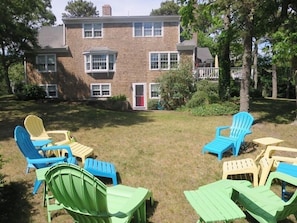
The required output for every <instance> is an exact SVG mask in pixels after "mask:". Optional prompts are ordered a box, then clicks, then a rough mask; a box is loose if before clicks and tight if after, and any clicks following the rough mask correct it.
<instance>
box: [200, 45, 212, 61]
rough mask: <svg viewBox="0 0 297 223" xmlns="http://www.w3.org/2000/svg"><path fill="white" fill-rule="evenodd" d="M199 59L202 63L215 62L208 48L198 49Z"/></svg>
mask: <svg viewBox="0 0 297 223" xmlns="http://www.w3.org/2000/svg"><path fill="white" fill-rule="evenodd" d="M197 59H200V60H201V62H202V63H204V62H207V63H212V62H213V57H212V55H211V53H210V51H209V49H208V48H207V47H197Z"/></svg>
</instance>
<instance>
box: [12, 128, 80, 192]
mask: <svg viewBox="0 0 297 223" xmlns="http://www.w3.org/2000/svg"><path fill="white" fill-rule="evenodd" d="M14 139H15V141H16V144H17V145H18V148H19V149H20V151H21V152H22V154H23V155H24V156H25V158H26V160H27V163H28V165H32V166H34V167H35V168H36V169H39V168H44V167H47V166H50V165H53V164H56V163H59V162H68V163H72V164H76V159H75V157H73V156H72V153H71V149H70V147H69V146H68V145H61V146H48V147H44V148H42V149H43V151H49V150H63V149H65V150H67V153H68V157H44V156H43V155H41V154H40V152H39V151H38V150H37V149H36V148H35V146H34V145H33V143H32V141H31V139H30V135H29V133H28V132H27V130H26V129H25V128H23V127H22V126H16V128H15V130H14ZM41 184H42V181H40V180H37V179H36V180H35V183H34V189H33V194H35V193H36V192H37V191H38V189H39V187H40V185H41Z"/></svg>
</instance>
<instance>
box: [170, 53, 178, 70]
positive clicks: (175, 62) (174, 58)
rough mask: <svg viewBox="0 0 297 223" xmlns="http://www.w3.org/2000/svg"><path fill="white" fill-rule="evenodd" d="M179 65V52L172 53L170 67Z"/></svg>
mask: <svg viewBox="0 0 297 223" xmlns="http://www.w3.org/2000/svg"><path fill="white" fill-rule="evenodd" d="M177 67H178V55H177V53H170V68H177Z"/></svg>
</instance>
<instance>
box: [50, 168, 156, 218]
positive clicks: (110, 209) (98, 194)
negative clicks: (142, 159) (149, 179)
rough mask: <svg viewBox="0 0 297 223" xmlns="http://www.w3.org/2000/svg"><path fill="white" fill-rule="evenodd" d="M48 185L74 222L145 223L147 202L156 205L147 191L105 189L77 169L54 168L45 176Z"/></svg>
mask: <svg viewBox="0 0 297 223" xmlns="http://www.w3.org/2000/svg"><path fill="white" fill-rule="evenodd" d="M45 181H46V184H47V186H48V188H49V190H50V191H51V193H52V194H53V196H54V197H55V198H56V200H57V201H58V202H59V203H60V204H61V205H62V206H63V207H64V208H65V210H66V211H67V212H68V213H69V214H70V215H71V216H72V217H73V219H74V220H75V222H89V223H103V222H106V223H107V222H110V223H114V222H130V221H131V220H132V219H133V222H146V200H147V199H151V204H152V202H153V199H152V194H151V192H150V191H149V190H147V189H145V188H133V187H129V186H124V185H119V184H118V185H116V186H112V187H106V185H105V184H104V183H102V182H101V181H100V180H99V179H98V178H96V177H94V176H93V175H92V174H91V173H89V172H88V171H86V170H85V169H82V168H80V167H79V166H77V165H71V164H66V163H63V164H57V165H54V166H52V167H51V168H50V169H49V170H48V171H47V172H46V173H45Z"/></svg>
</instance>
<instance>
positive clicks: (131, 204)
mask: <svg viewBox="0 0 297 223" xmlns="http://www.w3.org/2000/svg"><path fill="white" fill-rule="evenodd" d="M148 193H149V191H148V189H145V188H142V187H139V188H137V190H136V191H135V193H133V194H132V196H131V197H130V198H129V199H127V202H126V204H125V205H123V207H122V208H121V210H120V212H123V213H133V212H134V211H135V210H136V209H137V208H139V207H140V206H141V205H142V204H143V203H144V202H146V198H147V195H148Z"/></svg>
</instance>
